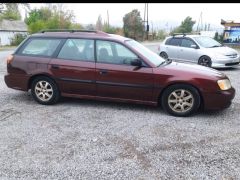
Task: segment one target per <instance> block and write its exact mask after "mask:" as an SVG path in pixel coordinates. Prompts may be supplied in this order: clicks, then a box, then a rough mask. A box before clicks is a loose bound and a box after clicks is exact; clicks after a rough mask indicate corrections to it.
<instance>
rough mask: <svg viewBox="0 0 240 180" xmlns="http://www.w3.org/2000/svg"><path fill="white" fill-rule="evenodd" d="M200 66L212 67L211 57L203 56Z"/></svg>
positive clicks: (200, 59)
mask: <svg viewBox="0 0 240 180" xmlns="http://www.w3.org/2000/svg"><path fill="white" fill-rule="evenodd" d="M198 64H199V65H202V66H207V67H211V66H212V61H211V58H210V57H208V56H202V57H200V58H199V60H198Z"/></svg>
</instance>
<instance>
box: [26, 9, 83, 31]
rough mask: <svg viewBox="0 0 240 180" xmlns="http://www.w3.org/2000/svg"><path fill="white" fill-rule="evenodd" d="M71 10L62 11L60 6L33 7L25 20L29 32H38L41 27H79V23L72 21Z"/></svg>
mask: <svg viewBox="0 0 240 180" xmlns="http://www.w3.org/2000/svg"><path fill="white" fill-rule="evenodd" d="M73 20H74V14H73V12H72V11H64V10H63V7H62V6H55V5H54V6H51V8H50V6H49V7H42V8H41V9H34V10H32V11H31V12H30V13H29V17H27V18H26V20H25V22H26V24H27V25H28V29H29V32H30V33H35V32H38V31H40V30H42V29H71V28H80V27H81V25H80V24H76V23H74V22H73Z"/></svg>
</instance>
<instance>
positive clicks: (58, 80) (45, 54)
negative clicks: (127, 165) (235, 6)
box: [5, 30, 235, 116]
mask: <svg viewBox="0 0 240 180" xmlns="http://www.w3.org/2000/svg"><path fill="white" fill-rule="evenodd" d="M5 83H6V84H7V86H8V87H9V88H13V89H17V90H22V91H28V90H31V93H32V96H33V98H34V99H35V100H36V101H37V102H38V103H40V104H45V105H48V104H54V103H56V102H57V101H58V100H59V98H60V97H61V96H65V97H78V98H84V99H96V100H107V101H118V102H129V103H139V104H148V105H158V104H160V105H161V106H162V107H163V109H164V110H165V111H167V112H168V113H170V114H172V115H174V116H188V115H190V114H192V113H194V112H196V111H197V110H198V109H199V108H200V107H204V109H211V110H214V109H215V110H217V109H222V108H227V107H229V106H230V104H231V101H232V99H233V98H234V96H235V89H234V88H233V87H232V86H231V83H230V81H229V79H228V77H227V76H226V75H225V74H223V73H221V72H219V71H217V70H214V69H211V68H208V67H203V66H200V65H191V64H183V63H176V62H172V61H170V60H164V59H162V58H161V57H160V56H158V55H157V54H155V53H154V52H152V51H151V50H149V49H147V48H146V47H144V46H143V45H141V44H140V43H138V42H137V41H135V40H132V39H129V38H125V37H122V36H119V35H113V34H107V33H104V32H101V31H85V30H70V31H67V30H62V31H60V30H59V31H50V30H49V31H41V32H39V33H36V34H33V35H31V36H29V37H28V38H27V39H26V40H25V41H24V42H22V43H21V44H20V45H19V47H18V48H17V49H16V51H15V52H14V53H13V54H12V55H10V56H9V57H8V58H7V74H6V75H5Z"/></svg>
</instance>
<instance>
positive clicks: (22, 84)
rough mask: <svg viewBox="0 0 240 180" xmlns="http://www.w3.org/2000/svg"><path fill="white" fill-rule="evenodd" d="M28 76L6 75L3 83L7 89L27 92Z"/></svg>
mask: <svg viewBox="0 0 240 180" xmlns="http://www.w3.org/2000/svg"><path fill="white" fill-rule="evenodd" d="M28 80H29V77H28V76H24V75H20V74H6V75H5V76H4V81H5V84H6V85H7V87H9V88H12V89H17V90H22V91H28Z"/></svg>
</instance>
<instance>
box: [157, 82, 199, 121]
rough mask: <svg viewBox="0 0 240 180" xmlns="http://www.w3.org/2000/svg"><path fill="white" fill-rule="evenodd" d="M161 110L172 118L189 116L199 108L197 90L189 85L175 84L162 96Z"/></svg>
mask: <svg viewBox="0 0 240 180" xmlns="http://www.w3.org/2000/svg"><path fill="white" fill-rule="evenodd" d="M161 104H162V107H163V109H164V110H165V111H166V112H168V113H169V114H171V115H174V116H180V117H183V116H189V115H191V114H193V113H194V112H196V111H197V110H198V108H199V106H200V95H199V93H198V90H197V89H196V88H194V87H192V86H190V85H185V84H176V85H172V86H170V87H168V88H167V89H166V90H165V91H164V92H163V94H162V98H161Z"/></svg>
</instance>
